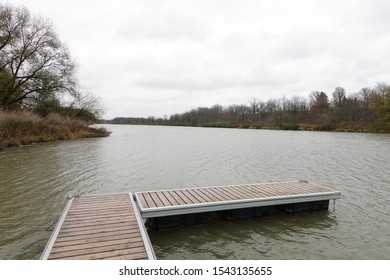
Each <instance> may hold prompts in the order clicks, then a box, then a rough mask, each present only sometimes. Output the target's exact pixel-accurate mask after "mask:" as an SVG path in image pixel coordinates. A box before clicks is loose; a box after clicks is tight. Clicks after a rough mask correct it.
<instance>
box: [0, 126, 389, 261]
mask: <svg viewBox="0 0 390 280" xmlns="http://www.w3.org/2000/svg"><path fill="white" fill-rule="evenodd" d="M107 128H108V129H109V130H110V131H112V134H111V136H110V137H107V138H94V139H81V140H72V141H62V142H56V143H46V144H36V145H32V146H29V147H23V148H13V149H7V150H5V151H1V152H0V259H38V258H39V257H40V255H41V253H42V251H43V249H44V247H45V245H46V243H47V241H48V239H49V237H50V235H51V232H52V230H53V228H54V223H55V222H56V220H57V219H58V218H59V216H60V214H61V212H62V210H63V208H64V206H65V204H66V200H67V199H66V198H67V196H68V194H74V193H78V194H81V195H82V194H100V193H113V192H115V193H117V192H135V191H143V190H161V189H171V188H187V187H207V186H216V185H232V184H245V183H265V182H275V181H293V180H299V179H305V180H308V181H310V182H313V183H317V184H322V185H325V186H328V187H331V188H334V189H336V190H339V191H341V194H342V196H341V199H339V200H337V201H336V205H333V203H331V204H330V209H329V210H330V211H325V212H317V213H306V214H296V215H287V214H282V213H278V214H277V215H275V216H274V217H272V218H269V219H255V220H247V221H229V222H228V221H221V220H218V219H217V220H213V221H212V222H211V223H210V224H209V225H207V226H198V227H190V228H182V229H177V230H172V231H168V232H150V238H151V241H152V243H153V246H154V249H155V252H156V255H157V257H158V258H159V259H390V135H382V134H360V133H330V132H300V131H271V130H242V129H214V128H191V127H159V126H119V125H117V126H115V125H110V126H107ZM334 206H335V207H334Z"/></svg>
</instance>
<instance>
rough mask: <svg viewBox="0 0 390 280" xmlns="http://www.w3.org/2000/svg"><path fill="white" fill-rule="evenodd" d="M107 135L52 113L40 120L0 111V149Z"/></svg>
mask: <svg viewBox="0 0 390 280" xmlns="http://www.w3.org/2000/svg"><path fill="white" fill-rule="evenodd" d="M108 135H109V132H107V130H105V129H103V128H98V127H93V126H89V125H88V124H87V123H86V122H85V121H82V120H74V119H71V118H69V117H63V116H60V115H59V114H55V113H52V114H49V115H48V116H46V117H45V118H43V117H40V116H39V115H37V114H34V113H31V112H17V113H16V112H0V150H1V149H2V148H5V147H10V146H13V147H18V146H24V145H29V144H32V143H39V142H52V141H57V140H67V139H76V138H88V137H104V136H108Z"/></svg>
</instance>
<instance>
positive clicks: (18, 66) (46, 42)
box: [0, 3, 102, 121]
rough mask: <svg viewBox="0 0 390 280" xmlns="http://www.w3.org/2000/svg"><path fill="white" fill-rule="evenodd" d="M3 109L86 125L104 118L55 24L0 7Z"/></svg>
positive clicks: (19, 9)
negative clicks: (83, 86) (84, 87)
mask: <svg viewBox="0 0 390 280" xmlns="http://www.w3.org/2000/svg"><path fill="white" fill-rule="evenodd" d="M0 110H3V111H21V110H28V111H31V112H35V113H37V114H39V115H40V116H43V117H44V116H47V115H49V114H50V113H58V114H60V115H63V116H67V117H71V118H77V119H82V120H88V121H89V120H96V119H97V118H98V117H100V115H101V114H102V106H101V103H100V101H99V99H98V98H96V97H94V96H93V95H91V94H89V93H84V92H83V91H82V90H81V87H80V85H79V83H78V80H77V78H76V63H75V61H74V60H73V59H72V57H71V55H70V52H69V50H68V48H67V47H66V45H65V44H64V43H63V42H61V41H60V39H59V37H58V35H57V34H56V32H55V31H54V28H53V26H52V24H51V22H49V21H48V20H45V19H42V18H39V17H33V16H32V15H31V14H30V12H29V11H28V10H27V9H26V8H24V7H14V6H11V5H3V4H1V3H0Z"/></svg>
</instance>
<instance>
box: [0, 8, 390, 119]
mask: <svg viewBox="0 0 390 280" xmlns="http://www.w3.org/2000/svg"><path fill="white" fill-rule="evenodd" d="M0 1H2V2H3V3H4V1H3V0H0ZM8 2H9V3H12V4H22V5H24V6H25V7H26V8H28V9H29V10H30V12H31V13H32V14H33V15H38V16H42V17H44V18H49V19H50V20H51V21H52V22H53V24H54V26H55V29H56V31H57V32H58V34H59V37H60V38H61V40H62V41H63V42H64V43H65V44H67V45H68V47H69V49H70V51H71V54H72V56H73V57H74V59H75V60H76V61H77V63H78V65H79V68H78V78H79V81H80V84H81V85H82V87H83V88H84V89H85V90H86V91H89V92H91V93H93V94H94V95H96V96H99V97H100V98H101V99H102V101H103V104H104V106H105V109H106V113H105V115H104V118H106V119H111V118H114V117H117V116H123V117H126V116H134V117H135V116H139V117H148V116H150V115H154V116H157V117H163V116H164V115H167V116H170V115H171V114H173V113H183V112H185V111H187V110H189V109H192V108H196V107H199V106H212V105H214V104H221V105H224V106H225V105H229V104H247V103H248V100H249V99H251V98H252V97H257V98H259V99H262V100H264V101H266V100H268V99H269V98H280V97H283V96H286V97H291V96H293V95H302V96H305V97H307V96H308V95H309V94H310V92H312V91H314V90H319V91H324V92H326V93H327V94H328V95H329V96H330V95H331V93H332V92H333V90H334V88H335V87H337V86H342V87H344V88H345V89H346V91H347V92H348V93H352V92H357V91H359V90H360V89H361V88H362V87H366V86H374V85H375V84H376V83H377V82H387V83H388V82H390V76H389V75H390V58H389V50H390V16H389V12H390V1H388V0H383V1H382V0H353V1H352V0H343V1H340V0H326V1H325V0H318V1H317V0H307V1H305V0H294V1H291V0H237V1H234V0H214V1H213V0H208V1H202V0H194V1H185V0H176V1H174V0H172V1H170V0H110V1H107V0H105V1H101V0H12V1H8Z"/></svg>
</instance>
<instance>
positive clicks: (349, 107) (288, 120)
mask: <svg viewBox="0 0 390 280" xmlns="http://www.w3.org/2000/svg"><path fill="white" fill-rule="evenodd" d="M106 122H107V123H112V124H142V125H172V126H198V127H223V128H267V129H284V130H323V131H361V132H390V86H389V85H387V84H386V83H378V84H377V85H376V86H375V87H373V88H370V87H367V88H362V89H361V90H360V91H359V92H357V93H349V94H347V93H346V90H345V89H344V88H342V87H337V88H335V90H334V91H333V92H332V93H331V95H330V96H328V94H326V93H325V92H322V91H313V92H312V93H311V94H310V95H309V96H308V97H302V96H293V97H291V98H286V97H282V98H279V99H269V100H267V101H262V100H260V99H258V98H252V99H251V100H249V101H248V102H247V104H242V105H230V106H226V107H224V106H221V105H214V106H212V107H198V108H195V109H192V110H190V111H187V112H185V113H181V114H174V115H171V116H170V117H169V118H155V117H153V116H151V117H148V118H124V117H121V118H114V119H113V120H110V121H106Z"/></svg>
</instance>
